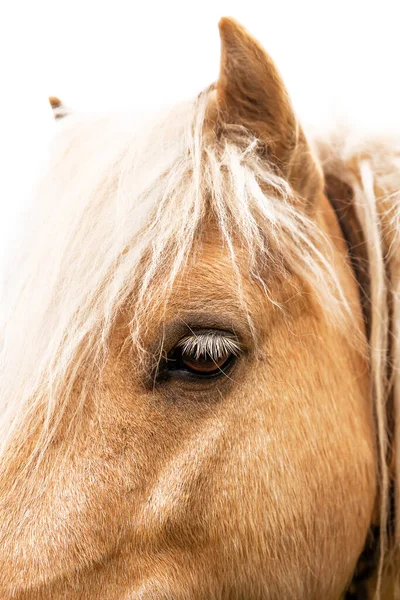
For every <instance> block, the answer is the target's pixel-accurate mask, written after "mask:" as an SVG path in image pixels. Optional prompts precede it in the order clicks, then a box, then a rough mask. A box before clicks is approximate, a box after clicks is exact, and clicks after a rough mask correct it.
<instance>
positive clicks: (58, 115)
mask: <svg viewBox="0 0 400 600" xmlns="http://www.w3.org/2000/svg"><path fill="white" fill-rule="evenodd" d="M49 103H50V106H51V108H52V110H53V116H54V118H55V119H62V118H63V117H66V116H67V115H69V114H70V110H69V109H68V108H67V107H66V106H65V105H64V104H63V103H62V102H61V100H60V99H59V98H57V97H56V96H50V98H49Z"/></svg>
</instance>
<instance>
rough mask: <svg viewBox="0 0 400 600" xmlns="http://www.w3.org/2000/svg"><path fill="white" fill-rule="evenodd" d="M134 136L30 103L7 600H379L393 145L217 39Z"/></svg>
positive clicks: (387, 515)
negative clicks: (216, 65) (35, 148)
mask: <svg viewBox="0 0 400 600" xmlns="http://www.w3.org/2000/svg"><path fill="white" fill-rule="evenodd" d="M219 31H220V38H221V63H220V72H219V77H218V80H217V81H216V83H214V84H212V85H210V86H209V87H208V88H207V89H205V90H203V91H202V92H201V93H200V94H199V95H198V97H196V98H194V99H192V100H190V101H186V102H181V103H178V104H177V105H175V106H173V107H172V108H168V109H163V110H162V111H160V112H159V113H156V114H152V115H149V116H148V117H147V116H146V118H145V119H144V118H142V117H138V115H137V114H136V112H135V110H134V109H132V110H131V111H126V112H125V113H113V114H106V115H104V114H101V115H86V116H83V115H79V114H77V113H74V112H73V111H70V110H69V109H68V108H67V107H66V106H65V105H64V104H63V103H62V102H61V101H60V100H58V99H57V98H51V99H50V102H51V105H52V108H53V112H54V116H55V117H56V125H55V126H56V129H57V131H56V134H55V138H54V142H53V145H52V150H51V156H50V157H49V160H48V165H47V167H48V169H47V172H46V174H45V175H44V176H43V178H42V180H41V181H40V183H39V184H38V187H37V190H36V193H35V198H34V200H33V201H32V203H31V206H30V207H29V212H28V214H29V217H28V218H27V219H26V222H27V226H26V231H25V234H24V239H23V242H21V248H20V253H19V255H18V257H17V258H16V259H15V262H13V271H12V273H11V274H10V279H9V284H8V286H9V287H8V290H7V303H6V306H5V307H4V311H3V312H4V318H3V321H4V323H3V326H2V345H1V358H0V372H1V378H0V380H1V422H0V425H1V465H0V515H1V518H0V597H1V598H2V600H9V599H10V600H11V599H13V600H50V599H51V600H61V599H63V600H69V599H74V600H95V599H96V600H97V599H98V600H100V599H107V600H139V599H143V600H210V599H215V600H217V599H221V600H225V599H230V600H235V599H237V600H239V599H248V600H256V599H269V600H275V599H276V600H278V599H279V600H282V599H285V600H289V599H293V600H300V599H307V600H321V599H322V598H323V599H324V600H325V599H327V600H338V599H339V598H372V597H376V598H382V600H388V599H389V598H396V597H397V598H399V597H400V596H399V588H398V587H396V586H397V585H398V582H397V581H396V579H397V578H396V571H397V568H398V566H397V565H398V546H399V539H400V525H399V521H398V520H397V518H396V509H397V504H398V497H399V476H398V469H399V467H398V464H399V459H398V454H397V447H398V444H399V439H400V437H399V436H400V425H399V409H400V395H399V394H400V392H399V390H400V385H399V381H400V380H399V356H400V351H399V349H400V342H399V340H400V334H399V322H400V313H399V307H400V242H399V240H400V236H399V231H400V169H399V167H400V146H399V144H398V140H396V138H395V136H392V137H388V136H386V137H384V136H382V137H380V136H376V139H375V138H374V139H372V138H370V139H366V138H363V136H362V135H361V134H357V133H353V132H351V131H342V130H337V131H336V132H334V133H333V134H332V135H329V136H328V135H325V136H324V137H323V139H322V138H321V139H319V138H318V136H306V134H305V132H304V129H303V128H302V126H301V125H300V123H299V121H298V118H297V117H296V115H295V112H294V109H293V107H292V104H291V101H290V99H289V95H288V92H287V90H286V88H285V86H284V83H283V81H282V78H281V76H280V74H279V72H278V71H277V68H276V67H275V65H274V63H273V61H272V59H271V58H270V57H269V56H268V55H267V53H266V52H265V50H264V49H263V47H262V46H261V45H260V43H259V42H258V41H256V40H255V39H254V38H253V37H252V36H251V35H250V34H249V33H248V32H247V31H246V30H245V29H244V28H243V27H242V26H241V25H240V24H239V23H237V22H236V21H235V20H233V19H231V18H223V19H222V20H221V21H220V23H219Z"/></svg>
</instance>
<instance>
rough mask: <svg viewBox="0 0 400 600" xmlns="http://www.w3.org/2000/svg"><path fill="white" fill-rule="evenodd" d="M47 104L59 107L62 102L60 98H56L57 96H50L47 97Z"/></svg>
mask: <svg viewBox="0 0 400 600" xmlns="http://www.w3.org/2000/svg"><path fill="white" fill-rule="evenodd" d="M49 104H50V106H51V108H53V109H54V108H59V107H60V106H61V104H62V102H61V100H60V98H57V96H50V97H49Z"/></svg>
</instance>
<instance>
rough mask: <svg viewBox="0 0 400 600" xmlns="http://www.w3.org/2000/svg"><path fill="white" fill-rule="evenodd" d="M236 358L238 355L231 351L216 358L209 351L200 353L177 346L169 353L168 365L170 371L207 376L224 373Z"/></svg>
mask: <svg viewBox="0 0 400 600" xmlns="http://www.w3.org/2000/svg"><path fill="white" fill-rule="evenodd" d="M235 359H236V355H235V354H234V353H233V352H229V351H225V352H223V353H222V354H221V355H220V356H218V358H216V357H213V356H212V355H211V354H209V353H208V352H205V353H202V354H199V353H198V352H195V351H189V350H185V349H184V348H182V347H176V348H174V349H173V351H172V352H171V353H170V354H169V355H168V358H167V365H166V366H167V370H168V371H169V372H170V373H171V372H172V373H174V372H175V374H181V375H183V376H184V375H185V374H188V375H192V376H197V377H205V378H207V377H216V376H220V375H224V374H225V373H226V372H227V370H228V369H229V368H230V367H231V366H232V364H233V362H234V360H235Z"/></svg>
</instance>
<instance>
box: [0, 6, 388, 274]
mask: <svg viewBox="0 0 400 600" xmlns="http://www.w3.org/2000/svg"><path fill="white" fill-rule="evenodd" d="M1 6H2V8H0V66H1V90H2V91H1V94H0V161H1V178H2V183H1V186H0V190H1V198H0V201H1V212H0V271H1V269H2V266H3V264H4V262H5V261H6V259H7V256H8V254H7V253H8V249H9V246H10V239H11V237H10V232H11V231H12V224H13V223H14V221H15V215H16V213H17V212H18V210H20V207H21V206H22V205H23V201H24V199H25V198H27V197H28V195H29V193H30V189H31V187H32V181H33V179H34V177H35V175H36V174H37V173H38V169H39V166H40V164H41V159H42V157H43V156H44V153H45V149H46V145H47V143H48V140H49V137H50V136H51V135H52V132H53V130H54V128H55V124H54V123H53V120H52V116H51V111H50V108H49V107H48V104H47V96H49V95H57V96H60V97H61V98H62V99H63V100H64V102H65V103H66V104H68V105H70V106H73V107H74V108H76V110H80V109H81V110H85V111H87V110H90V109H91V107H93V108H95V109H96V110H102V109H104V108H116V107H119V106H120V107H124V108H125V107H126V106H129V105H135V104H137V105H141V106H143V105H148V104H152V105H153V104H154V105H159V104H160V103H167V104H170V103H173V102H176V101H179V100H182V99H184V98H186V97H188V96H189V97H190V96H192V95H194V94H197V93H198V92H199V91H200V90H201V89H202V88H203V87H205V86H206V85H208V84H209V83H211V82H212V81H213V80H215V79H216V77H217V74H218V63H219V38H218V29H217V23H218V20H219V18H220V17H221V16H223V15H230V16H234V17H235V18H236V19H238V20H239V21H241V22H242V23H243V24H244V25H245V26H246V27H247V28H248V29H249V30H250V31H251V32H252V33H253V34H254V35H255V36H256V37H258V39H259V40H260V41H261V42H262V43H263V44H264V46H265V48H266V49H267V51H268V52H269V53H270V54H271V55H272V57H273V58H274V59H275V62H276V63H277V65H278V67H279V69H280V71H281V73H282V75H283V77H284V79H285V81H286V83H287V85H288V88H289V90H290V92H291V96H292V99H293V102H294V105H295V107H296V109H297V112H298V114H299V115H300V116H301V117H302V118H303V120H305V121H306V122H307V123H310V124H313V125H317V126H318V125H321V124H326V123H329V122H334V121H335V120H337V119H338V118H342V117H343V116H345V117H346V118H347V120H350V122H354V123H357V124H361V125H363V126H368V127H370V128H373V129H381V128H391V127H393V126H396V127H397V123H400V110H399V108H398V107H399V106H400V70H399V59H400V41H399V29H400V0H380V1H368V0H364V1H361V0H346V1H343V0H335V1H329V2H328V1H326V0H296V1H295V0H274V1H272V0H269V1H268V0H259V1H258V2H254V1H249V0H241V1H240V2H237V1H223V0H214V1H213V2H201V0H197V1H196V2H192V1H189V0H187V1H186V2H177V1H173V0H166V1H164V2H152V1H146V0H141V1H140V2H138V1H135V0H130V1H129V2H128V1H120V0H112V1H110V0H109V1H106V2H100V1H98V2H87V1H85V0H81V1H80V2H77V1H75V0H69V1H68V0H67V1H66V2H64V3H62V2H57V1H56V0H53V1H52V2H47V1H43V0H42V1H40V0H39V1H36V2H35V1H33V0H30V1H25V2H18V1H15V0H13V1H11V0H3V2H2V3H1ZM398 113H399V114H398Z"/></svg>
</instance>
